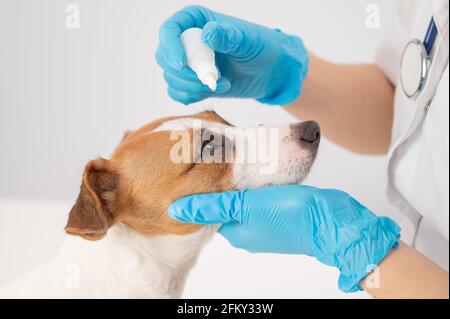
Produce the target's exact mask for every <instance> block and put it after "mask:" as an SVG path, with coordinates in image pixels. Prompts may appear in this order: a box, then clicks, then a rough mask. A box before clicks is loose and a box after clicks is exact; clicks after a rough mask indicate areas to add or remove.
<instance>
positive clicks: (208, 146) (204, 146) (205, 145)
mask: <svg viewBox="0 0 450 319" xmlns="http://www.w3.org/2000/svg"><path fill="white" fill-rule="evenodd" d="M211 142H212V141H203V143H202V153H203V151H204V150H213V149H214V145H213V144H212V143H211Z"/></svg>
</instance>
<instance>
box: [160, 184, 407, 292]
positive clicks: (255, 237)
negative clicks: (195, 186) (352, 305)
mask: <svg viewBox="0 0 450 319" xmlns="http://www.w3.org/2000/svg"><path fill="white" fill-rule="evenodd" d="M169 215H170V216H171V217H172V218H174V219H176V220H178V221H181V222H186V223H199V224H223V225H222V226H221V228H220V229H219V232H220V233H221V234H222V235H223V236H224V237H225V238H226V239H227V240H228V241H229V242H230V243H231V245H233V246H234V247H237V248H243V249H246V250H248V251H250V252H273V253H288V254H306V255H309V256H314V257H316V258H317V259H318V260H319V261H321V262H322V263H324V264H326V265H330V266H335V267H337V268H338V269H339V270H340V277H339V288H340V289H341V290H343V291H345V292H352V291H357V290H360V289H361V287H360V285H359V282H360V281H361V280H362V279H363V278H364V277H365V276H366V275H367V274H368V273H370V272H371V271H372V270H373V268H374V267H375V266H376V265H378V264H379V263H380V262H381V260H382V259H383V258H384V257H385V256H386V255H387V254H388V253H389V251H390V250H391V249H392V248H393V247H396V246H397V245H398V243H397V238H398V237H399V234H400V228H399V227H398V226H397V224H396V223H395V222H394V221H392V220H391V219H389V218H387V217H377V216H375V215H374V214H373V213H372V212H371V211H369V210H368V209H367V208H365V207H364V206H362V205H361V204H360V203H359V202H357V201H356V200H355V199H353V198H352V197H351V196H350V195H348V194H347V193H344V192H342V191H338V190H326V189H318V188H314V187H309V186H299V185H287V186H274V187H269V188H262V189H255V190H245V191H240V192H238V191H234V192H226V193H212V194H200V195H193V196H188V197H184V198H181V199H179V200H177V201H176V202H174V203H173V204H172V205H171V206H170V207H169Z"/></svg>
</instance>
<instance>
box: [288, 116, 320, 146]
mask: <svg viewBox="0 0 450 319" xmlns="http://www.w3.org/2000/svg"><path fill="white" fill-rule="evenodd" d="M292 130H294V131H295V133H297V134H298V135H297V136H298V138H299V139H300V140H301V141H303V142H307V143H314V142H317V141H319V140H320V126H319V124H318V123H317V122H315V121H306V122H302V123H298V124H294V125H293V126H292Z"/></svg>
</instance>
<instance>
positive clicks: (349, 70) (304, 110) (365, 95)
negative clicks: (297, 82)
mask: <svg viewBox="0 0 450 319" xmlns="http://www.w3.org/2000/svg"><path fill="white" fill-rule="evenodd" d="M393 102H394V88H393V86H392V85H391V83H390V82H389V81H388V79H387V78H386V77H385V75H384V74H383V73H382V72H381V70H380V69H379V68H378V67H376V66H375V65H370V64H359V65H343V64H342V65H341V64H333V63H329V62H327V61H324V60H322V59H320V58H319V57H317V56H315V55H314V54H310V65H309V73H308V76H307V77H306V79H305V82H304V83H303V89H302V94H301V96H300V98H299V99H298V100H297V101H296V102H294V103H293V104H291V105H289V106H287V107H286V108H285V109H286V110H287V111H288V112H289V113H291V114H293V115H294V116H296V117H298V118H300V119H302V120H306V119H313V120H316V121H318V122H319V124H320V126H321V128H322V132H323V135H324V136H325V137H326V138H328V139H329V140H331V141H333V142H335V143H337V144H339V145H341V146H343V147H345V148H347V149H349V150H352V151H354V152H358V153H364V154H384V153H386V152H387V150H388V148H389V144H390V139H391V127H392V117H393Z"/></svg>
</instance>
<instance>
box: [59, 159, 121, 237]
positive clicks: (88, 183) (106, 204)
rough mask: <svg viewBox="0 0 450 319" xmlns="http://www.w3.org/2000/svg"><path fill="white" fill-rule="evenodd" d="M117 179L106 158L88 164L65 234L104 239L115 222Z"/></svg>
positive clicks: (118, 180) (116, 174) (118, 177)
mask: <svg viewBox="0 0 450 319" xmlns="http://www.w3.org/2000/svg"><path fill="white" fill-rule="evenodd" d="M119 182H120V176H119V174H118V173H116V171H115V170H114V168H113V167H112V165H111V163H110V162H109V161H107V160H105V159H97V160H93V161H90V162H89V163H88V164H87V165H86V168H85V170H84V174H83V181H82V183H81V189H80V194H79V195H78V199H77V201H76V203H75V205H74V206H73V208H72V210H71V211H70V213H69V220H68V222H67V225H66V228H65V230H66V233H68V234H71V235H78V236H81V237H83V238H85V239H88V240H99V239H101V238H103V237H104V236H105V235H106V233H107V231H108V228H109V227H110V226H111V225H112V224H113V221H114V210H115V204H116V203H115V202H116V199H117V197H118V191H119Z"/></svg>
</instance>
